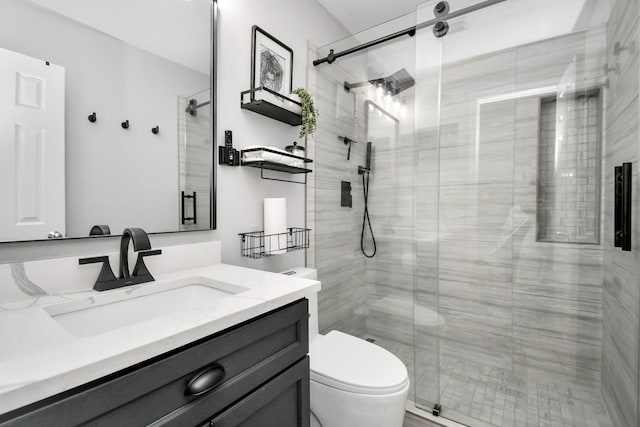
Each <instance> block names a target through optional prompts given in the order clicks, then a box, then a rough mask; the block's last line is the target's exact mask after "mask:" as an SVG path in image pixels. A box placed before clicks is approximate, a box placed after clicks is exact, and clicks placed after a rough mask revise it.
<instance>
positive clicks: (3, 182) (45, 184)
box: [0, 49, 65, 240]
mask: <svg viewBox="0 0 640 427" xmlns="http://www.w3.org/2000/svg"><path fill="white" fill-rule="evenodd" d="M64 86H65V70H64V68H63V67H60V66H57V65H54V64H49V63H47V62H45V61H44V60H40V59H36V58H32V57H29V56H26V55H22V54H19V53H16V52H12V51H10V50H6V49H0V93H3V94H12V95H13V96H2V97H0V116H2V117H4V118H5V120H2V121H1V122H0V194H2V195H3V198H5V200H4V201H3V203H1V204H0V235H1V236H2V240H25V239H45V238H47V236H48V234H49V233H50V232H52V231H57V232H59V233H60V234H61V235H62V236H64V234H65V173H64V163H65V152H64V150H65V143H64V141H65V139H64V133H65V123H64V115H65V112H64V94H65V91H64Z"/></svg>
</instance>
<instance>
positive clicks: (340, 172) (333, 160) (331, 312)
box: [307, 66, 367, 337]
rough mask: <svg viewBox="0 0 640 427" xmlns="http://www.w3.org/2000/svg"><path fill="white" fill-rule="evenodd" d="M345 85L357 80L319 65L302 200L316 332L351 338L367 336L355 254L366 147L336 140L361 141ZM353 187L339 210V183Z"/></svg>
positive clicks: (361, 269) (358, 111)
mask: <svg viewBox="0 0 640 427" xmlns="http://www.w3.org/2000/svg"><path fill="white" fill-rule="evenodd" d="M345 81H357V80H356V78H355V77H354V76H352V75H349V74H347V73H346V72H345V71H344V70H343V69H342V67H339V66H331V67H323V69H322V70H321V72H318V73H316V75H315V83H316V84H315V88H314V90H315V94H314V96H315V103H316V106H317V108H318V110H319V111H320V114H321V116H320V119H319V125H318V128H317V131H316V135H315V138H314V140H313V144H312V146H309V147H308V149H310V150H313V151H309V152H310V153H313V154H312V158H313V160H314V164H313V165H314V172H313V175H314V179H313V181H311V182H310V183H309V185H308V187H307V194H308V198H307V202H308V203H310V202H311V203H313V204H314V205H315V210H314V215H313V218H312V219H313V224H310V228H312V229H314V240H315V245H314V249H313V251H314V254H315V259H314V260H313V264H314V265H315V268H316V269H317V270H318V279H319V280H320V281H322V291H321V292H320V294H319V298H318V306H319V323H320V324H319V327H320V333H326V332H328V331H330V330H333V329H337V330H341V331H343V332H347V333H350V334H353V335H356V336H360V337H364V336H365V335H366V315H367V304H366V299H367V298H366V269H365V259H364V257H363V256H362V255H360V221H361V220H362V219H361V216H360V215H362V208H363V203H362V196H361V195H362V184H361V181H360V176H359V175H358V173H357V167H358V165H359V164H364V157H365V150H366V147H365V146H364V145H363V144H353V145H352V147H351V155H350V160H347V150H348V147H347V146H346V145H345V144H344V143H343V142H342V141H340V140H339V139H338V136H347V137H349V138H352V139H354V140H356V141H364V140H365V138H366V134H365V133H364V118H365V117H364V109H363V108H362V107H360V108H356V96H357V95H356V94H355V93H353V92H352V93H347V92H345V91H344V88H343V85H344V82H345ZM341 181H349V182H351V185H352V195H353V207H352V208H347V207H341V206H340V189H341V186H340V183H341Z"/></svg>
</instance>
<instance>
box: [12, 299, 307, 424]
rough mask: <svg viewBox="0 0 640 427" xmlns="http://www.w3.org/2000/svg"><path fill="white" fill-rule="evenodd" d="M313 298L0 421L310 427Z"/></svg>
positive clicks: (18, 422)
mask: <svg viewBox="0 0 640 427" xmlns="http://www.w3.org/2000/svg"><path fill="white" fill-rule="evenodd" d="M307 313H308V307H307V300H300V301H297V302H295V303H292V304H290V305H287V306H285V307H282V308H279V309H277V310H274V311H272V312H270V313H267V314H265V315H263V316H260V317H257V318H255V319H252V320H250V321H247V322H245V323H242V324H240V325H237V326H235V327H233V328H230V329H228V330H226V331H223V332H220V333H217V334H215V335H213V336H210V337H207V338H205V339H202V340H199V341H197V342H195V343H192V344H189V345H187V346H185V347H182V348H179V349H176V350H174V351H171V352H169V353H167V354H164V355H162V356H159V357H156V358H154V359H152V360H149V361H146V362H144V363H140V364H138V365H136V366H133V367H131V368H128V369H126V370H124V371H120V372H117V373H115V374H112V375H110V376H108V377H105V378H101V379H100V380H97V381H93V382H91V383H89V384H86V385H84V386H81V387H78V388H76V389H73V390H70V391H68V392H65V393H63V394H60V395H57V396H53V397H51V398H49V399H46V400H44V401H41V402H36V403H34V404H32V405H29V406H27V407H25V408H21V409H19V410H16V411H13V412H11V413H8V414H4V415H0V426H47V427H55V426H60V427H69V426H78V425H83V426H85V425H86V426H110V427H113V426H118V427H120V426H148V425H152V426H167V427H168V426H176V427H177V426H180V427H187V426H193V427H200V426H215V427H234V426H242V427H254V426H255V427H258V426H260V427H270V426H273V427H294V426H302V427H309V424H310V421H309V360H308V357H307V352H308V348H309V337H308V314H307Z"/></svg>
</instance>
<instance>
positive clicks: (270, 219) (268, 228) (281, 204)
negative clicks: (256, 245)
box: [264, 198, 287, 254]
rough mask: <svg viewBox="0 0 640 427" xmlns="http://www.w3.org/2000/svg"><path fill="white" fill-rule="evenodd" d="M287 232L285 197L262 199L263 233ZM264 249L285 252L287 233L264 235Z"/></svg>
mask: <svg viewBox="0 0 640 427" xmlns="http://www.w3.org/2000/svg"><path fill="white" fill-rule="evenodd" d="M286 232H287V199H285V198H266V199H264V234H265V236H268V235H269V234H277V233H286ZM264 245H265V251H267V252H271V253H272V254H284V253H287V235H286V234H282V235H280V236H271V237H265V242H264Z"/></svg>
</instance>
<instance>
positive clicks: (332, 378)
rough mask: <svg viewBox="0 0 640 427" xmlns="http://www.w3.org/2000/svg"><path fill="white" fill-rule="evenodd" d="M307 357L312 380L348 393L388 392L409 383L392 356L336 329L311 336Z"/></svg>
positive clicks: (405, 370) (403, 387)
mask: <svg viewBox="0 0 640 427" xmlns="http://www.w3.org/2000/svg"><path fill="white" fill-rule="evenodd" d="M309 359H310V362H311V380H312V381H316V382H318V383H321V384H324V385H326V386H329V387H333V388H336V389H339V390H343V391H346V392H350V393H356V394H369V395H384V394H392V393H396V392H399V391H401V390H403V389H405V388H406V387H407V385H408V383H409V377H408V374H407V368H406V366H404V364H403V363H402V362H401V361H400V359H398V358H397V357H396V356H395V355H393V354H392V353H390V352H388V351H387V350H385V349H383V348H381V347H379V346H377V345H375V344H372V343H369V342H367V341H365V340H362V339H360V338H356V337H353V336H351V335H347V334H344V333H342V332H339V331H331V332H329V333H328V334H327V335H325V336H319V337H318V338H317V339H315V340H314V341H313V342H312V343H311V346H310V349H309Z"/></svg>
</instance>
